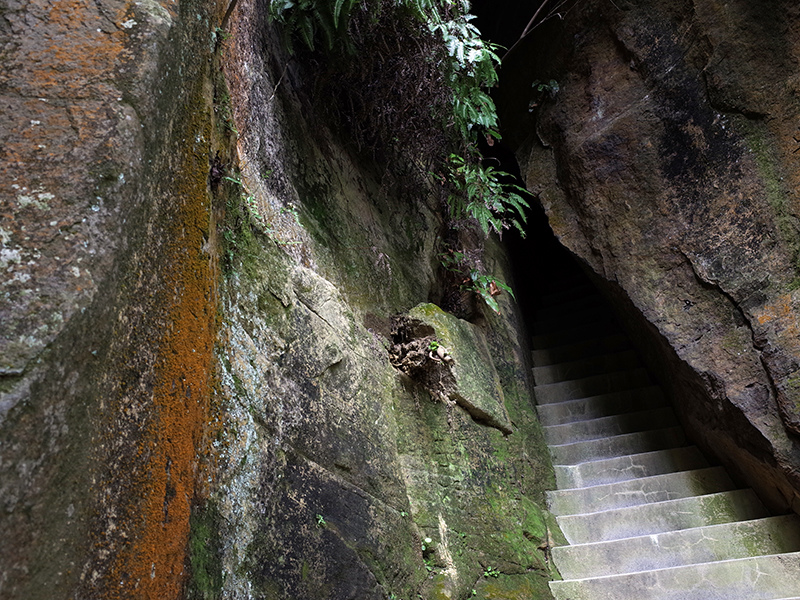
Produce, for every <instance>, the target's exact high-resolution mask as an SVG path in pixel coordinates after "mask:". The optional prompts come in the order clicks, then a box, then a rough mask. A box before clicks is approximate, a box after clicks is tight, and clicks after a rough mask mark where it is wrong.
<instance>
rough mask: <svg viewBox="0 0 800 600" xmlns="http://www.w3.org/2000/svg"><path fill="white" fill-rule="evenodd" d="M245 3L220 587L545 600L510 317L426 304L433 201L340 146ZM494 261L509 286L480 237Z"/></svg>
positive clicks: (233, 44)
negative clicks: (439, 381) (249, 227)
mask: <svg viewBox="0 0 800 600" xmlns="http://www.w3.org/2000/svg"><path fill="white" fill-rule="evenodd" d="M239 2H240V4H239V6H238V7H237V10H236V12H235V13H234V16H233V18H232V22H231V37H230V39H229V41H228V44H227V46H226V50H225V57H226V60H225V76H226V78H227V80H228V82H229V83H230V96H231V105H232V107H233V121H234V122H235V125H236V128H237V129H238V131H239V132H240V137H239V141H238V145H237V153H238V158H237V162H238V164H239V165H240V166H241V168H242V183H243V186H242V189H243V191H244V194H245V195H249V196H250V197H251V198H252V206H253V207H254V209H255V210H256V211H257V212H258V214H259V215H261V216H263V226H262V227H261V231H260V232H259V233H258V234H257V235H256V237H255V238H254V239H253V240H251V241H249V242H246V241H244V240H242V241H241V242H240V245H241V246H245V245H246V246H247V248H248V250H247V251H241V252H239V253H238V256H237V257H236V258H235V259H234V260H233V262H232V263H231V268H230V269H229V271H228V272H227V273H226V275H225V277H224V278H223V285H222V293H221V299H222V319H221V324H220V328H221V334H220V344H221V345H220V348H219V352H220V355H221V362H222V366H221V371H220V374H219V375H220V386H219V390H218V393H219V395H220V402H221V404H222V405H223V406H224V409H225V417H224V420H225V422H226V423H227V425H226V426H225V431H224V432H222V434H221V436H220V438H219V448H220V454H219V465H220V468H219V471H218V483H217V485H218V487H217V491H216V493H214V494H212V497H211V500H210V502H209V504H207V508H206V511H207V512H208V511H210V513H209V514H210V515H211V517H210V522H211V523H213V525H214V527H213V529H214V530H215V533H214V536H217V537H216V539H217V541H216V542H214V544H212V545H214V546H215V547H216V553H217V557H218V558H219V560H220V562H221V564H222V566H223V569H224V572H225V573H226V577H225V578H224V580H223V581H222V582H221V584H220V586H219V587H218V588H217V589H216V590H215V592H214V593H221V594H222V596H224V597H226V598H245V597H257V598H286V599H289V598H342V599H344V598H375V599H385V598H411V597H416V594H418V593H421V594H422V597H424V598H442V599H443V598H463V597H468V596H470V595H471V594H473V591H472V590H475V591H474V594H475V595H474V597H477V598H495V597H503V598H517V597H519V598H549V597H550V595H549V590H548V588H547V581H548V579H549V577H550V571H549V569H550V565H549V558H548V555H547V544H548V539H551V540H552V539H553V536H557V531H556V530H555V528H554V525H553V523H552V522H551V519H550V517H549V515H548V513H547V512H546V511H545V510H544V509H543V508H544V498H543V490H544V489H545V488H546V487H547V486H549V485H552V484H553V479H552V477H553V476H552V472H551V468H550V466H549V458H548V456H547V450H546V447H545V446H544V443H543V440H542V436H541V431H540V428H539V425H538V423H537V421H536V420H535V417H534V415H533V412H532V396H531V388H530V381H529V364H528V356H529V352H528V349H527V344H526V341H525V336H524V333H523V326H522V324H521V321H520V315H519V313H518V311H517V309H516V307H515V305H514V304H513V302H512V301H511V300H510V298H509V297H508V296H507V295H504V296H502V297H501V305H502V307H501V308H502V316H499V315H495V314H494V313H492V312H491V311H489V310H484V311H483V314H482V316H481V317H480V319H479V323H478V324H471V323H467V322H465V321H460V320H458V319H456V318H455V317H453V316H451V315H447V314H446V313H443V312H442V311H441V310H439V309H438V308H437V307H435V306H434V305H431V304H427V302H428V300H429V298H430V297H431V295H433V294H434V290H435V288H436V287H437V277H438V275H437V272H438V270H439V269H440V265H439V261H438V259H437V258H436V253H437V252H439V251H441V250H440V245H439V244H440V243H441V239H440V235H442V233H443V229H442V228H443V219H442V217H441V215H440V214H439V212H438V205H437V203H436V201H435V200H434V196H433V194H431V193H430V190H425V189H415V190H412V191H409V190H406V191H402V190H400V189H398V187H397V186H389V185H387V183H386V180H385V179H384V178H383V169H382V168H380V167H379V166H378V165H371V164H370V161H369V160H368V159H365V158H364V157H363V156H362V157H359V156H357V155H356V154H355V151H354V148H353V144H350V145H348V144H347V143H346V142H347V139H346V137H345V138H344V139H343V140H342V139H339V138H338V137H337V136H336V135H334V134H332V133H331V131H330V130H329V129H328V127H327V126H326V125H325V123H324V122H323V121H321V120H320V117H319V116H315V115H319V112H320V111H319V110H318V108H319V106H315V103H320V102H326V101H328V100H327V99H324V98H317V97H315V96H314V95H313V89H314V86H313V85H309V84H313V75H312V71H311V70H310V69H311V68H312V66H311V65H310V64H309V63H307V62H303V60H302V59H301V58H299V57H297V56H295V57H290V56H288V55H287V54H286V53H285V52H284V51H283V50H282V49H281V47H280V45H279V44H277V42H276V37H275V32H274V31H273V29H272V28H271V26H270V25H269V24H268V23H267V21H266V18H265V16H264V12H265V10H264V4H263V3H261V2H256V1H253V0H239ZM486 260H487V261H488V262H487V266H488V268H489V270H490V272H493V273H497V274H498V276H505V277H510V274H509V269H508V266H507V264H506V260H505V258H504V255H503V253H502V251H501V249H500V248H499V247H498V246H497V245H495V244H494V243H490V244H489V248H488V250H487V258H486ZM501 274H502V275H501ZM415 307H416V308H415ZM412 309H413V311H412ZM409 313H412V314H411V315H410V316H409ZM396 315H406V316H407V318H413V319H416V320H417V321H419V323H423V321H424V324H423V325H420V327H421V328H422V329H424V331H425V332H426V333H425V335H430V336H432V337H433V339H436V340H439V342H440V343H441V344H442V345H443V346H450V349H449V353H450V355H451V356H452V357H453V358H454V359H455V362H454V364H453V366H452V376H453V378H454V380H453V381H452V382H451V385H450V387H448V388H447V390H448V392H447V393H439V390H440V389H445V388H438V387H437V386H436V385H435V382H434V383H432V382H431V381H430V380H427V385H424V384H423V383H424V382H422V383H421V380H420V379H416V378H412V377H409V376H408V375H406V374H405V373H403V372H402V371H400V370H398V369H397V368H395V367H393V366H392V364H391V363H390V361H389V350H390V348H391V346H392V345H393V344H394V343H395V342H397V341H398V338H397V322H396V321H395V327H394V329H395V336H394V337H393V336H392V332H393V322H392V319H393V317H395V316H396ZM444 365H445V363H441V365H440V367H441V368H442V369H444V371H440V373H441V375H442V376H443V377H445V376H446V377H451V374H450V373H447V372H445V371H449V370H450V367H447V366H444ZM548 536H550V537H548ZM489 567H492V568H493V569H494V570H496V571H497V574H498V576H496V577H495V576H491V575H486V573H491V572H492V571H491V570H489Z"/></svg>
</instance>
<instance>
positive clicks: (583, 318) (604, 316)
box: [531, 305, 612, 335]
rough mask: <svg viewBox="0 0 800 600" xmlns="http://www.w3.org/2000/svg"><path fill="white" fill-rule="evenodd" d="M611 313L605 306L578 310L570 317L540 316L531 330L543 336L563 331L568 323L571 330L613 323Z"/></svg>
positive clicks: (569, 315)
mask: <svg viewBox="0 0 800 600" xmlns="http://www.w3.org/2000/svg"><path fill="white" fill-rule="evenodd" d="M611 320H612V317H611V313H609V312H608V308H606V307H605V306H602V305H600V306H594V307H589V308H585V309H582V310H578V311H575V312H573V313H572V314H568V315H559V316H555V317H546V318H543V317H541V316H539V317H538V318H537V319H536V320H535V321H534V322H533V323H532V324H531V329H532V330H533V332H534V335H542V334H545V333H552V332H554V331H561V330H563V329H564V323H568V324H569V327H570V328H573V327H579V326H593V325H596V324H600V323H606V322H608V321H611Z"/></svg>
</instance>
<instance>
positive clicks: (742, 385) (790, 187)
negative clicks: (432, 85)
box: [500, 0, 800, 510]
mask: <svg viewBox="0 0 800 600" xmlns="http://www.w3.org/2000/svg"><path fill="white" fill-rule="evenodd" d="M798 40H800V7H798V5H797V4H796V3H795V2H790V1H782V0H770V1H768V2H762V3H758V5H755V4H753V3H751V2H746V1H744V0H731V1H728V2H717V1H714V0H693V1H690V0H683V1H679V2H669V3H663V2H650V1H648V0H642V1H637V2H630V1H622V2H617V1H615V2H581V3H576V5H575V7H574V8H573V9H571V10H570V11H569V12H568V13H566V14H565V15H564V18H563V20H558V19H555V20H551V21H549V22H548V23H546V24H544V25H542V26H541V27H540V28H538V29H537V30H536V32H535V33H534V34H533V35H531V36H529V38H527V39H526V40H525V41H524V42H522V43H521V44H519V45H518V46H517V47H516V48H514V49H513V50H512V52H511V53H510V54H509V56H508V57H507V58H506V59H505V61H504V67H503V77H502V81H501V88H502V98H501V100H500V103H501V106H502V109H501V112H502V115H501V116H502V118H503V119H504V122H505V124H506V126H507V131H508V132H509V135H507V139H508V138H510V139H511V142H512V143H513V144H514V145H515V147H516V148H517V154H518V157H519V159H520V162H521V163H523V172H524V173H525V176H526V180H527V184H528V187H529V188H530V189H531V190H532V191H533V192H534V193H535V194H537V195H538V197H539V199H540V201H541V202H542V204H543V206H544V208H545V210H546V211H547V214H548V217H549V222H550V225H551V227H552V229H553V231H554V232H555V234H556V235H557V236H558V238H559V239H560V241H561V242H562V243H563V244H565V245H566V246H567V247H568V248H569V249H570V250H571V251H572V252H574V253H575V254H576V255H577V256H578V257H579V258H580V259H581V260H582V261H583V262H584V264H585V265H586V267H587V269H589V270H590V271H591V272H593V273H594V274H595V275H596V280H597V281H598V283H599V285H600V286H601V287H602V288H603V289H604V290H605V292H606V293H607V295H608V296H609V297H611V298H612V299H614V300H615V303H616V305H617V307H618V312H619V315H620V318H621V320H622V321H624V322H625V323H626V325H627V326H628V328H629V329H630V330H631V332H632V333H633V335H634V337H635V339H637V340H639V341H640V343H641V344H642V351H643V352H644V353H645V354H646V355H647V356H648V357H649V360H650V363H651V366H652V367H653V368H654V369H655V370H656V371H657V372H659V373H660V376H661V378H662V379H663V382H664V383H665V384H666V385H667V386H668V387H669V389H671V391H672V395H673V397H674V400H675V402H676V403H677V405H678V406H679V408H680V409H681V412H682V414H683V418H684V420H685V422H686V424H687V426H688V427H689V429H690V431H691V432H692V433H693V435H694V437H695V438H696V439H697V440H698V441H699V442H700V443H701V444H702V445H703V446H704V447H705V448H706V449H707V450H709V451H711V452H712V453H713V454H715V455H717V456H718V457H719V459H720V460H721V461H722V462H724V463H726V464H727V465H728V466H729V467H730V468H732V470H733V471H734V472H736V473H738V474H739V475H740V476H741V477H742V478H743V479H745V480H746V481H748V482H749V483H750V484H752V485H753V487H755V489H756V490H758V491H760V493H761V494H762V495H763V496H764V497H765V499H766V500H767V501H768V502H769V503H770V504H771V505H772V506H773V507H774V508H776V509H777V510H785V509H786V508H788V507H791V508H793V509H794V510H798V509H799V508H800V497H798V493H800V472H798V468H800V447H799V446H798V438H797V435H798V434H800V387H799V386H798V381H800V379H798V378H799V377H800V338H798V309H800V291H798V288H800V278H798V276H799V275H800V270H799V269H800V263H799V262H798V261H799V260H800V229H799V225H800V222H799V221H798V215H799V214H800V193H799V191H800V163H798V160H800V158H798V157H799V156H800V154H798V148H799V147H800V142H798V141H797V139H798V138H800V95H799V92H800V44H798ZM550 79H554V80H556V81H557V82H558V86H559V88H560V89H559V91H558V92H557V93H555V94H554V93H550V91H549V90H544V91H541V92H538V91H537V90H536V87H532V84H535V83H536V84H538V82H546V81H549V80H550Z"/></svg>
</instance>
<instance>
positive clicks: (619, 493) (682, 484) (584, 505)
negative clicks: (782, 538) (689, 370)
mask: <svg viewBox="0 0 800 600" xmlns="http://www.w3.org/2000/svg"><path fill="white" fill-rule="evenodd" d="M735 487H736V486H735V485H734V484H733V482H732V481H731V478H730V477H728V474H727V473H726V472H725V469H723V468H722V467H712V468H708V469H700V470H695V471H682V472H679V473H669V474H667V475H657V476H655V477H645V478H642V479H633V480H629V481H622V482H619V483H612V484H608V485H599V486H593V487H589V488H578V489H572V490H556V491H554V492H548V493H547V498H548V503H549V506H550V512H552V513H553V514H555V515H558V516H565V515H575V514H583V513H590V512H598V511H604V510H614V509H618V508H625V507H629V506H638V505H642V504H650V503H654V502H665V501H668V500H677V499H679V498H688V497H690V496H699V495H703V494H714V493H717V492H726V491H729V490H733V489H735ZM798 549H800V548H798Z"/></svg>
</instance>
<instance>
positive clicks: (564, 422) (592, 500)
mask: <svg viewBox="0 0 800 600" xmlns="http://www.w3.org/2000/svg"><path fill="white" fill-rule="evenodd" d="M534 333H535V335H534V337H533V348H534V351H533V360H534V365H535V367H534V378H535V382H536V388H535V389H536V399H537V403H538V406H537V412H538V414H539V418H540V419H541V422H542V424H543V425H544V426H545V436H546V439H547V443H548V445H549V446H550V452H551V454H552V457H553V463H554V465H555V470H556V479H557V484H558V488H559V489H558V490H557V491H554V492H550V493H549V503H550V509H551V511H552V512H553V513H554V514H555V515H556V516H557V520H558V523H559V525H560V527H561V530H562V532H563V533H564V535H565V537H566V539H567V540H568V542H569V544H570V545H568V546H560V547H556V548H553V551H552V557H553V561H554V563H555V565H556V567H557V568H558V570H559V572H560V573H561V575H562V577H563V579H564V580H563V581H554V582H552V583H551V589H552V592H553V595H554V596H555V598H556V599H557V600H628V599H630V600H656V599H658V600H740V599H741V600H777V599H782V600H789V599H794V600H798V599H800V518H798V517H797V516H796V515H787V516H770V515H769V514H768V512H767V510H766V509H765V508H764V506H763V505H762V504H761V502H760V501H759V500H758V498H757V497H756V495H755V494H754V493H753V491H752V490H749V489H737V487H736V486H735V485H734V483H733V482H732V481H731V479H730V477H729V476H728V474H727V473H726V472H725V470H724V469H723V468H721V467H715V466H710V465H709V462H708V461H707V460H706V459H705V457H704V456H703V455H702V454H701V453H700V451H699V450H698V449H697V448H696V447H695V446H693V445H691V444H690V443H689V442H688V441H687V439H686V437H685V434H684V432H683V429H682V428H681V427H680V424H679V422H678V420H677V418H676V416H675V414H674V413H673V410H672V408H671V407H670V405H669V403H668V402H667V400H666V399H665V397H664V395H663V394H662V392H661V390H660V389H659V388H658V387H657V386H656V385H653V383H652V381H651V379H650V378H649V377H648V374H647V371H646V370H645V369H644V368H643V367H642V366H641V364H640V363H639V361H638V357H637V353H636V351H635V350H633V349H632V347H631V346H630V344H629V342H628V340H627V338H626V337H625V336H624V335H623V334H622V333H621V332H620V330H619V329H618V328H617V326H616V325H615V324H614V322H613V320H612V318H611V313H610V311H609V309H608V308H607V306H606V305H605V303H604V302H603V300H602V299H601V297H600V296H599V295H598V294H597V292H596V291H594V290H593V288H592V287H591V286H590V285H589V284H588V281H586V280H584V279H582V278H581V277H580V276H575V277H574V278H572V279H567V280H565V281H564V282H562V283H561V284H560V285H558V286H557V287H556V288H555V289H554V290H553V291H552V292H550V293H549V294H548V295H547V296H546V297H545V298H544V299H543V301H542V305H541V308H540V309H539V311H538V313H537V321H536V323H535V325H534Z"/></svg>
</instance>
